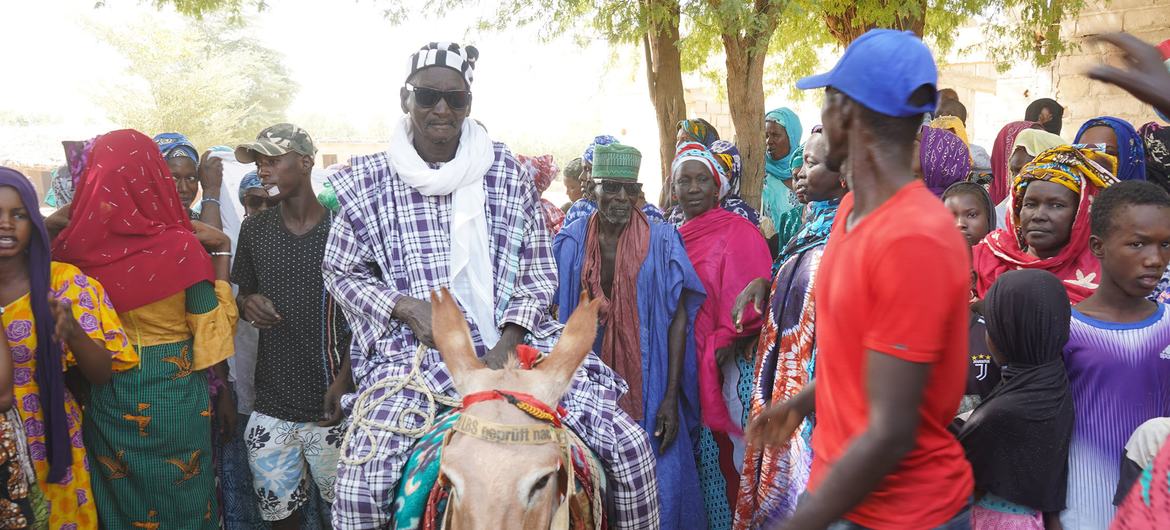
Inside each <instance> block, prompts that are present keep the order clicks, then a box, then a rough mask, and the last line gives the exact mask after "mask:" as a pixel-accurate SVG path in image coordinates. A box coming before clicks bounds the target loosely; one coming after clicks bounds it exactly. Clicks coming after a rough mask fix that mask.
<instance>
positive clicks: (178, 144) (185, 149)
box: [154, 133, 199, 167]
mask: <svg viewBox="0 0 1170 530" xmlns="http://www.w3.org/2000/svg"><path fill="white" fill-rule="evenodd" d="M154 143H156V144H158V150H159V151H162V154H163V159H164V160H170V159H172V158H190V159H191V162H192V163H193V164H195V167H199V150H198V149H195V145H194V144H192V143H191V141H190V140H188V139H187V137H186V136H183V135H182V134H179V133H162V134H160V135H158V136H155V137H154Z"/></svg>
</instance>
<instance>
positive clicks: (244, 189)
mask: <svg viewBox="0 0 1170 530" xmlns="http://www.w3.org/2000/svg"><path fill="white" fill-rule="evenodd" d="M252 189H264V184H261V183H260V176H259V175H257V174H256V172H255V171H249V172H248V174H246V175H244V178H243V179H240V204H244V195H246V194H247V193H248V190H252Z"/></svg>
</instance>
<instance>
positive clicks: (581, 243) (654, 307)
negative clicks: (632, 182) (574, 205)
mask: <svg viewBox="0 0 1170 530" xmlns="http://www.w3.org/2000/svg"><path fill="white" fill-rule="evenodd" d="M587 220H588V218H586V221H583V222H577V223H572V224H569V225H566V226H565V228H564V229H562V230H561V232H560V233H558V234H557V236H556V239H554V240H553V255H554V256H555V257H556V260H557V273H558V274H557V277H558V287H557V294H556V297H555V298H554V300H556V303H557V305H558V306H559V307H560V311H559V316H560V319H561V321H562V322H564V321H566V320H568V318H569V315H571V314H572V313H573V310H574V309H576V308H577V303H578V301H579V298H578V297H579V296H580V294H581V270H582V268H584V265H585V233H586V229H587V228H588V226H589V223H588V222H587ZM649 245H650V251H649V252H648V253H647V256H646V261H644V262H643V263H642V268H641V269H640V270H639V271H638V321H639V323H640V324H641V328H642V329H641V330H640V333H639V334H640V336H641V343H642V352H643V354H642V399H643V408H644V411H645V413H644V415H643V416H644V417H643V418H642V420H641V421H639V422H638V424H639V425H640V426H641V427H642V428H643V429H645V430H646V432H647V433H648V434H649V435H650V444H651V446H653V448H654V454H655V455H656V457H657V473H658V492H659V499H660V503H661V515H662V528H680V529H688V528H696V529H706V528H707V514H706V511H705V510H704V508H703V493H702V491H701V490H700V488H699V472H698V468H697V466H696V463H695V462H696V456H697V454H698V453H697V451H698V445H697V444H698V439H699V427H700V426H701V423H700V419H699V386H698V371H697V366H698V364H697V361H696V360H695V344H694V330H693V328H694V323H695V314H696V313H697V312H698V310H699V306H701V305H702V304H703V300H704V299H705V298H706V292H705V291H704V290H703V284H702V283H700V282H699V277H698V275H696V274H695V270H694V268H693V267H692V266H691V261H690V259H689V258H687V252H686V249H685V248H683V243H682V238H680V237H679V235H678V231H677V230H675V228H674V227H673V226H671V225H669V224H663V223H655V222H651V223H650V243H649ZM684 292H685V294H686V298H685V303H686V313H687V333H686V336H687V351H686V359H684V361H683V373H682V381H681V383H680V384H681V387H682V388H680V390H679V432H678V436H677V437H676V438H675V440H674V443H673V444H671V445H670V447H669V448H667V450H666V453H664V454H660V448H659V443H658V439H657V438H656V437H655V436H654V426H655V422H656V421H657V418H658V407H659V405H660V404H661V402H662V398H663V395H664V394H665V393H666V384H667V379H668V372H669V361H670V351H669V349H668V348H667V335H668V334H669V330H670V322H671V320H672V319H673V317H674V312H675V310H676V308H677V307H678V303H679V300H680V298H682V295H683V293H684ZM599 331H601V330H599ZM600 337H601V334H600V333H599V334H598V344H600Z"/></svg>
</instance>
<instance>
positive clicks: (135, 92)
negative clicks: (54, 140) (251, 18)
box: [92, 18, 297, 149]
mask: <svg viewBox="0 0 1170 530" xmlns="http://www.w3.org/2000/svg"><path fill="white" fill-rule="evenodd" d="M92 29H93V30H94V31H95V32H96V33H97V35H98V36H99V37H100V38H101V39H102V40H103V41H105V42H107V43H109V44H110V45H111V46H112V47H113V48H114V49H115V50H117V51H118V52H120V53H121V54H122V56H123V57H124V58H125V59H126V69H125V72H126V74H127V76H126V78H125V79H124V80H123V81H121V82H119V83H118V84H117V85H116V86H105V87H99V90H98V91H97V92H98V95H97V96H96V97H95V102H96V103H97V104H98V105H100V106H102V108H104V109H105V110H106V112H107V114H108V115H109V117H110V119H112V120H113V121H114V122H115V123H118V124H120V125H122V126H125V127H132V128H134V129H138V130H140V131H142V132H144V133H147V134H151V135H153V134H157V133H160V132H167V131H177V132H181V133H183V134H186V135H187V136H188V137H189V138H190V139H191V141H192V142H193V143H194V144H195V145H196V146H197V147H199V148H200V149H204V148H207V147H211V146H212V145H218V144H229V145H230V144H232V143H235V142H241V141H246V140H248V139H251V138H254V137H255V135H256V133H257V132H259V131H260V130H261V129H263V128H264V127H266V126H268V125H271V124H273V123H277V122H280V121H283V120H284V119H285V111H286V110H287V108H288V103H289V102H290V101H291V100H292V97H293V95H294V94H295V93H296V90H297V87H296V84H295V83H294V82H293V81H292V80H291V79H290V78H289V74H288V71H287V70H286V69H285V67H284V66H283V65H282V63H281V61H282V57H281V55H280V53H279V52H276V51H275V50H271V49H268V48H265V47H263V46H261V45H260V44H258V43H257V42H256V41H255V40H253V38H252V37H250V36H249V35H248V34H247V31H246V28H245V27H243V26H237V25H232V24H229V23H228V22H227V21H226V20H225V19H223V18H214V19H212V18H209V19H206V20H198V21H195V22H187V23H181V24H180V23H177V22H176V23H173V24H171V25H169V26H168V25H167V24H165V23H164V24H160V23H159V22H158V21H157V20H152V21H150V22H147V21H145V20H141V21H138V22H136V23H131V24H128V25H118V26H117V27H101V26H93V27H92Z"/></svg>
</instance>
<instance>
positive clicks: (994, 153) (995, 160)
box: [987, 121, 1036, 204]
mask: <svg viewBox="0 0 1170 530" xmlns="http://www.w3.org/2000/svg"><path fill="white" fill-rule="evenodd" d="M1035 126H1036V123H1035V122H1030V121H1013V122H1011V123H1009V124H1007V125H1004V126H1003V128H1002V129H1000V130H999V134H997V135H996V136H995V144H994V145H992V146H991V175H992V176H991V187H990V189H988V190H987V191H988V193H989V194H990V195H991V201H992V202H993V203H995V204H999V203H1001V202H1003V200H1004V199H1006V198H1007V196H1008V194H1009V193H1011V190H1010V188H1011V180H1012V175H1011V171H1012V170H1011V164H1010V161H1011V158H1012V152H1013V151H1014V150H1015V149H1016V137H1017V136H1019V134H1020V133H1021V132H1023V131H1026V130H1028V129H1031V128H1032V127H1035Z"/></svg>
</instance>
